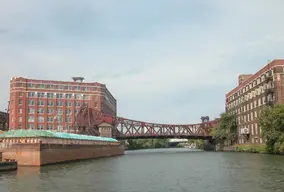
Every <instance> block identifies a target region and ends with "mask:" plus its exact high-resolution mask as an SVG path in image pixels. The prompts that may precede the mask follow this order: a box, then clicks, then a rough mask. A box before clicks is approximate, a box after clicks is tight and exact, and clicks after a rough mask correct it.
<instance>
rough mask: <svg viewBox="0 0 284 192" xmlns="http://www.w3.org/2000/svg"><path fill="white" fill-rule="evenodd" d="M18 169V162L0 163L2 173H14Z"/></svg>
mask: <svg viewBox="0 0 284 192" xmlns="http://www.w3.org/2000/svg"><path fill="white" fill-rule="evenodd" d="M17 169H18V164H17V161H4V162H3V161H2V162H0V172H4V171H14V170H17Z"/></svg>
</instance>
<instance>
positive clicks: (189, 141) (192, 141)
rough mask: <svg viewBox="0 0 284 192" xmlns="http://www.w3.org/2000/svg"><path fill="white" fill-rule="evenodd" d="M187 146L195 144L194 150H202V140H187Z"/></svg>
mask: <svg viewBox="0 0 284 192" xmlns="http://www.w3.org/2000/svg"><path fill="white" fill-rule="evenodd" d="M188 144H195V145H196V149H203V145H204V140H201V139H189V140H188Z"/></svg>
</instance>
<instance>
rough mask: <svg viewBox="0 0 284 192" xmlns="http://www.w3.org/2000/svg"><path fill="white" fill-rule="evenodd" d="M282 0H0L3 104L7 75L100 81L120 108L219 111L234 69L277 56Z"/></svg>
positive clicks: (185, 120) (162, 116) (192, 117)
mask: <svg viewBox="0 0 284 192" xmlns="http://www.w3.org/2000/svg"><path fill="white" fill-rule="evenodd" d="M283 7H284V1H283V0H272V1H271V0H249V1H247V0H230V1H228V0H214V1H212V0H203V1H198V0H155V1H151V0H135V1H133V0H120V1H117V0H104V1H101V0H84V1H79V0H61V1H57V0H41V1H39V0H29V3H27V2H26V0H1V1H0V72H1V76H0V82H1V83H0V90H1V95H0V110H2V111H4V110H5V108H7V101H8V99H9V81H10V78H11V77H13V76H22V77H27V78H36V79H52V80H71V77H72V76H83V77H85V79H86V80H85V81H86V82H95V81H97V82H101V83H103V84H106V86H107V88H108V89H109V90H110V91H111V92H112V94H113V95H114V96H115V97H116V99H117V103H118V106H117V107H118V110H117V111H118V116H121V117H125V118H130V119H135V120H141V121H147V122H154V123H165V124H166V123H168V124H191V123H199V122H200V121H201V120H200V117H201V116H209V117H210V118H211V119H214V118H215V117H218V116H219V115H220V114H221V113H222V112H224V109H225V94H226V93H227V92H229V91H230V90H231V89H233V88H234V87H236V85H237V77H238V75H239V74H246V73H255V72H256V71H257V70H258V69H259V68H261V67H262V66H264V65H265V64H266V63H267V62H268V61H269V60H273V59H279V58H284V49H283V47H284V25H283V20H282V19H281V18H283Z"/></svg>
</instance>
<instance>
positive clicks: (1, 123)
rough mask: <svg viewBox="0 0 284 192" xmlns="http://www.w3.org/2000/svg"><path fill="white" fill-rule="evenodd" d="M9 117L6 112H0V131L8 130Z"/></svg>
mask: <svg viewBox="0 0 284 192" xmlns="http://www.w3.org/2000/svg"><path fill="white" fill-rule="evenodd" d="M8 118H9V115H8V114H7V113H6V112H2V111H0V130H2V131H5V130H7V129H8Z"/></svg>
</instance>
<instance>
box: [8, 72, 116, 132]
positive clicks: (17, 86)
mask: <svg viewBox="0 0 284 192" xmlns="http://www.w3.org/2000/svg"><path fill="white" fill-rule="evenodd" d="M78 80H79V81H78ZM83 80H84V78H82V77H76V78H73V81H53V80H37V79H27V78H23V77H13V78H12V79H11V80H10V119H9V120H10V121H9V128H10V129H42V130H45V129H47V130H64V129H66V130H68V129H70V128H71V126H72V125H73V123H74V120H75V116H76V115H77V113H78V112H79V109H80V107H81V106H82V104H84V103H86V104H88V105H89V107H91V108H94V109H95V110H98V111H101V112H103V113H105V114H109V115H112V116H116V110H117V109H116V99H115V98H114V97H113V95H112V94H111V93H110V92H109V90H108V89H107V88H106V86H105V85H104V84H100V83H97V82H95V83H85V82H83Z"/></svg>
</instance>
